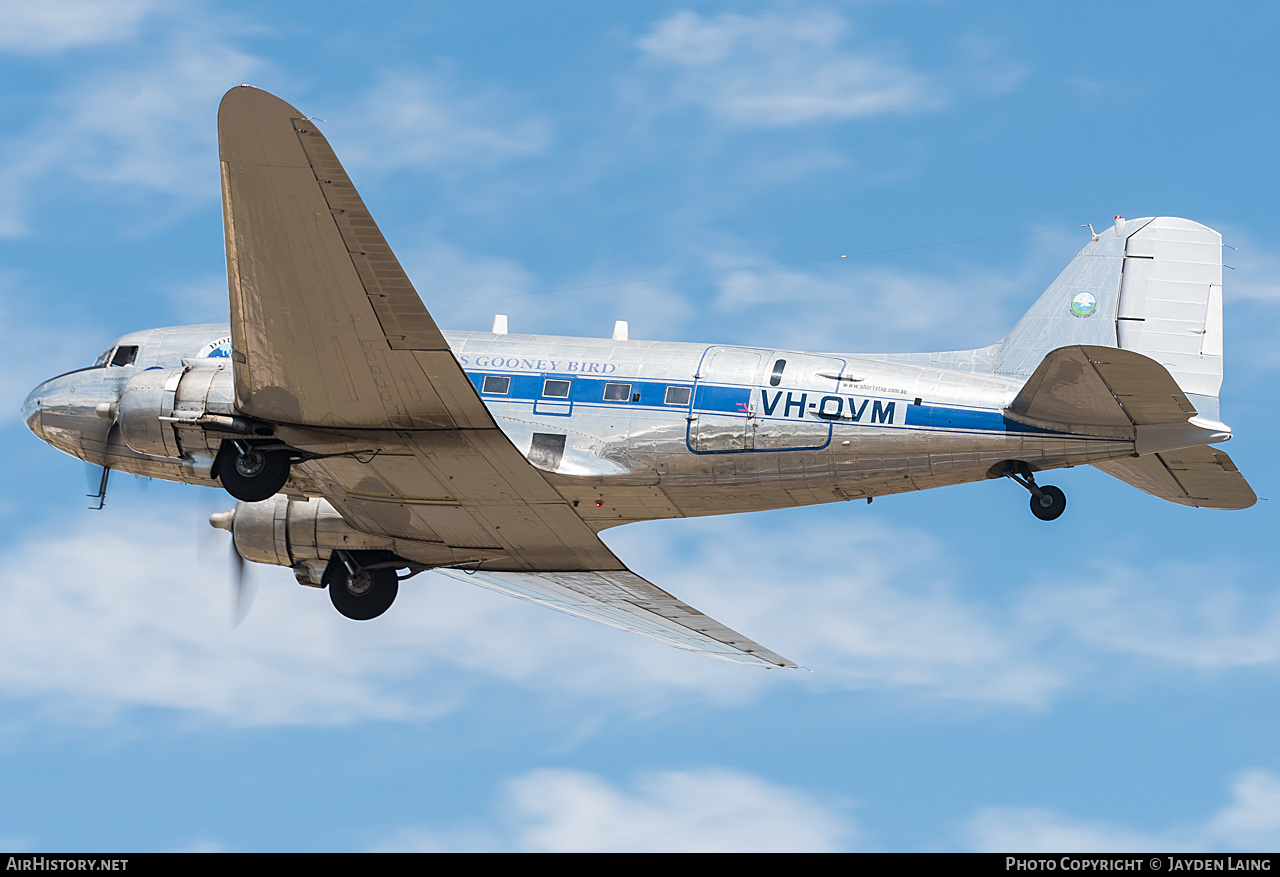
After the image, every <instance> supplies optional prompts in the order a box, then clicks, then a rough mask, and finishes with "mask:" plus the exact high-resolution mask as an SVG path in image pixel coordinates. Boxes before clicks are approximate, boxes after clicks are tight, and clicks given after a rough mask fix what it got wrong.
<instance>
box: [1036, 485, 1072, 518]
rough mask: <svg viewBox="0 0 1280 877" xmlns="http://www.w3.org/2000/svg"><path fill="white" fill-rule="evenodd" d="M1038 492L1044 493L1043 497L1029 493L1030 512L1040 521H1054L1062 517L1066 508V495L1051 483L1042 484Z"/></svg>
mask: <svg viewBox="0 0 1280 877" xmlns="http://www.w3.org/2000/svg"><path fill="white" fill-rule="evenodd" d="M1040 492H1041V493H1043V494H1044V497H1043V498H1041V497H1039V496H1036V495H1035V494H1034V493H1033V494H1031V514H1033V515H1035V516H1036V517H1037V518H1039V519H1040V520H1042V521H1056V520H1057V519H1058V518H1060V517H1062V513H1063V512H1065V511H1066V510H1067V495H1066V494H1065V493H1063V492H1062V491H1061V490H1059V489H1058V488H1056V487H1054V486H1053V485H1052V484H1045V485H1043V486H1042V487H1041V488H1040ZM1046 501H1047V504H1046Z"/></svg>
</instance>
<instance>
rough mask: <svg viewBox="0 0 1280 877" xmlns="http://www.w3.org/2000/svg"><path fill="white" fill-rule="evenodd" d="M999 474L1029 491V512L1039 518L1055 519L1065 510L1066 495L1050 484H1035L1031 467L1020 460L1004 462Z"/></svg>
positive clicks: (1043, 519)
mask: <svg viewBox="0 0 1280 877" xmlns="http://www.w3.org/2000/svg"><path fill="white" fill-rule="evenodd" d="M1000 474H1001V475H1003V476H1004V477H1005V478H1008V479H1009V480H1010V481H1016V482H1017V483H1019V484H1021V485H1022V486H1023V487H1025V488H1026V489H1027V490H1028V491H1030V493H1031V514H1033V515H1035V516H1036V517H1037V518H1039V519H1040V520H1042V521H1056V520H1057V519H1058V518H1060V517H1062V513H1063V512H1065V511H1066V510H1067V495H1066V494H1065V493H1063V492H1062V491H1061V490H1059V489H1058V488H1056V487H1054V486H1053V485H1052V484H1045V485H1043V486H1040V485H1037V484H1036V476H1035V475H1034V474H1033V473H1032V471H1031V467H1030V466H1028V465H1027V464H1026V463H1024V462H1022V461H1021V460H1015V461H1010V462H1008V463H1005V464H1004V471H1003V472H1001V473H1000Z"/></svg>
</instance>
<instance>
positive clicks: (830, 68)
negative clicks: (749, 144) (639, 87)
mask: <svg viewBox="0 0 1280 877" xmlns="http://www.w3.org/2000/svg"><path fill="white" fill-rule="evenodd" d="M848 31H849V25H848V22H847V21H846V20H845V19H844V18H842V17H841V16H839V15H837V14H835V13H831V12H825V11H814V12H809V13H805V14H801V15H784V14H781V13H774V12H766V13H762V14H760V15H756V16H747V15H739V14H736V13H723V14H720V15H716V16H702V15H699V14H698V13H696V12H689V11H681V12H676V13H674V14H673V15H671V16H669V17H667V18H665V19H663V20H661V21H659V22H657V23H656V24H654V25H653V27H652V28H651V29H650V31H649V33H648V34H647V35H645V36H644V37H643V38H641V39H640V40H638V41H637V46H638V47H639V48H640V50H641V51H642V52H643V53H644V54H645V56H646V57H647V59H648V60H649V62H650V63H651V64H652V65H653V66H654V67H656V68H659V69H669V70H671V71H673V74H674V78H673V81H672V86H671V87H672V90H673V93H674V95H675V97H676V98H677V99H678V100H681V101H685V102H689V103H694V104H699V105H702V106H704V107H706V108H707V109H708V110H710V111H711V112H713V113H715V114H716V115H718V116H720V117H721V118H723V119H725V120H726V121H729V122H732V123H734V124H739V125H748V126H760V127H780V126H786V125H794V124H798V123H803V122H812V121H817V120H829V119H853V118H859V117H864V116H871V115H877V114H882V113H892V112H910V111H916V110H922V109H930V108H933V107H935V106H937V105H939V103H940V102H941V99H940V98H941V89H940V87H939V86H938V85H937V84H935V83H934V82H933V81H931V80H930V78H929V77H927V76H925V75H923V74H921V73H918V72H916V71H913V70H911V69H909V68H907V67H905V66H903V65H901V64H898V63H895V62H894V61H891V60H889V59H888V58H887V57H885V56H884V55H882V54H881V53H878V52H875V51H873V50H870V49H862V48H859V49H846V48H845V47H844V45H843V44H844V42H845V40H846V36H847V33H848Z"/></svg>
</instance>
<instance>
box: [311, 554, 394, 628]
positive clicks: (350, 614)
mask: <svg viewBox="0 0 1280 877" xmlns="http://www.w3.org/2000/svg"><path fill="white" fill-rule="evenodd" d="M358 579H362V580H363V581H359V580H358V581H356V582H355V583H354V584H353V583H352V578H351V573H350V572H348V571H347V568H346V566H345V565H343V564H342V563H341V562H339V561H337V560H336V559H335V560H332V561H330V562H329V567H328V568H327V569H326V570H325V571H324V578H323V579H322V583H323V584H324V586H325V587H326V588H328V589H329V600H330V601H331V602H332V603H333V608H334V609H337V610H338V612H340V613H341V614H343V615H345V616H346V617H347V618H350V619H353V620H355V621H368V620H369V619H371V618H377V617H378V616H379V615H381V614H382V613H383V612H386V611H387V610H388V609H390V608H391V604H392V603H394V602H395V601H396V594H397V593H399V591H400V582H399V581H398V580H397V579H396V571H395V570H393V569H365V570H361V571H360V573H359V576H358Z"/></svg>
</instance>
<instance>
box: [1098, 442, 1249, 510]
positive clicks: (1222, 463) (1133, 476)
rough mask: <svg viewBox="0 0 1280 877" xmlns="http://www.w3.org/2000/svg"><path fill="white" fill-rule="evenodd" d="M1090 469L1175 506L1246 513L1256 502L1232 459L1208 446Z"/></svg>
mask: <svg viewBox="0 0 1280 877" xmlns="http://www.w3.org/2000/svg"><path fill="white" fill-rule="evenodd" d="M1093 465H1094V467H1095V468H1098V469H1101V470H1102V471H1103V472H1106V473H1107V474H1108V475H1110V476H1112V477H1113V478H1119V479H1120V480H1121V481H1123V482H1125V483H1126V484H1130V485H1132V486H1134V487H1136V488H1138V489H1139V490H1141V491H1144V492H1146V493H1149V494H1151V495H1152V496H1156V497H1159V498H1160V499H1164V500H1168V501H1169V502H1174V503H1177V504H1178V505H1185V506H1194V507H1195V508H1201V509H1247V508H1249V507H1250V506H1252V505H1253V504H1254V503H1255V502H1257V501H1258V498H1257V496H1256V495H1255V494H1254V492H1253V488H1251V487H1250V486H1249V482H1248V481H1246V480H1245V478H1244V476H1243V475H1241V474H1240V470H1239V469H1237V468H1236V464H1235V463H1234V462H1233V461H1232V459H1231V458H1230V457H1229V456H1227V455H1226V454H1225V453H1223V452H1222V451H1218V450H1215V449H1213V448H1211V447H1209V446H1208V445H1197V446H1196V447H1193V448H1182V449H1180V450H1176V451H1162V452H1160V453H1158V454H1147V455H1145V456H1142V457H1123V458H1121V459H1118V460H1107V461H1106V462H1103V463H1094V464H1093Z"/></svg>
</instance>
